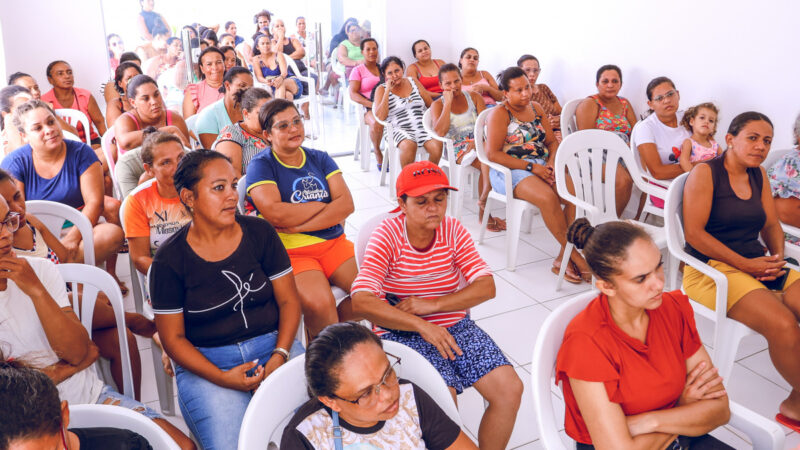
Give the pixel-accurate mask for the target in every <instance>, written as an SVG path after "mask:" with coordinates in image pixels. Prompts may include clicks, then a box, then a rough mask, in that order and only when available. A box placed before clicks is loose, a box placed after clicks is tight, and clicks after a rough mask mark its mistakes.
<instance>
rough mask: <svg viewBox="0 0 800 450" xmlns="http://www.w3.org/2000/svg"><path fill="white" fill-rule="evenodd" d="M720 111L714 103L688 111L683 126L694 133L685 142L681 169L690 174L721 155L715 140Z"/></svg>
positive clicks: (684, 115) (682, 121)
mask: <svg viewBox="0 0 800 450" xmlns="http://www.w3.org/2000/svg"><path fill="white" fill-rule="evenodd" d="M718 114H719V110H718V109H717V107H716V106H714V104H713V103H701V104H699V105H697V106H692V107H691V108H689V109H687V110H686V112H685V113H684V114H683V119H681V125H683V126H684V127H686V129H687V130H689V131H690V132H691V133H692V136H691V137H690V138H689V139H686V140H684V141H683V144H682V145H681V152H680V156H679V162H680V164H681V168H682V169H683V170H684V171H685V172H688V171H690V170H692V167H694V165H695V164H697V163H699V162H702V161H705V160H707V159H711V158H713V157H715V156H717V155H719V154H720V153H721V152H720V148H719V144H717V141H715V140H714V137H713V136H714V133H716V131H717V115H718Z"/></svg>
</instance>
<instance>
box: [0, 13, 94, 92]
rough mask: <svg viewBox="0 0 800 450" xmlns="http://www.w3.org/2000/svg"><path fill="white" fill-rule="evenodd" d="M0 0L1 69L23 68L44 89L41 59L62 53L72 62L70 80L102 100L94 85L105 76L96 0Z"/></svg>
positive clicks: (47, 87) (46, 60)
mask: <svg viewBox="0 0 800 450" xmlns="http://www.w3.org/2000/svg"><path fill="white" fill-rule="evenodd" d="M0 1H2V6H0V8H1V9H0V29H1V32H2V42H3V46H4V55H3V54H2V53H3V52H0V57H3V61H4V64H5V71H6V72H7V74H9V75H10V74H12V73H14V72H17V71H21V72H27V73H29V74H31V75H33V77H34V78H36V80H37V81H38V82H39V87H40V88H41V89H42V92H46V91H48V90H50V89H51V87H52V86H50V84H49V83H48V82H47V77H46V75H45V69H46V68H47V64H49V63H50V62H51V61H54V60H57V59H63V60H65V61H67V62H69V63H70V64H71V65H72V69H73V71H74V72H75V85H76V86H78V87H81V88H83V89H88V90H89V92H91V93H92V95H94V96H95V99H97V101H98V102H100V103H101V105H102V101H103V99H102V97H101V96H100V93H99V88H100V84H101V83H103V82H105V81H107V80H108V54H107V53H106V47H105V37H104V34H103V16H102V14H101V12H100V1H99V0H70V1H68V2H54V1H48V0H0ZM34 12H35V14H34ZM2 66H3V63H0V67H2ZM5 81H6V80H5V79H4V80H3V82H2V83H0V85H4V84H5Z"/></svg>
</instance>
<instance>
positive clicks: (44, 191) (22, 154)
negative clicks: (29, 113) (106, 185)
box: [0, 139, 99, 209]
mask: <svg viewBox="0 0 800 450" xmlns="http://www.w3.org/2000/svg"><path fill="white" fill-rule="evenodd" d="M64 143H65V144H66V146H67V154H66V156H65V157H64V165H63V166H62V167H61V171H59V172H58V174H56V176H54V177H53V178H49V179H48V178H43V177H41V176H39V174H37V173H36V169H35V168H34V167H33V149H32V148H31V146H30V144H27V145H25V146H22V147H20V148H18V149H16V150H14V151H13V152H11V153H10V154H9V155H8V156H6V158H5V159H3V162H2V164H0V167H2V168H3V169H5V170H7V171H9V172H10V173H11V175H12V176H13V177H14V178H16V179H17V180H19V181H21V182H22V183H23V184H25V199H26V200H50V201H51V202H58V203H63V204H65V205H69V206H72V207H73V208H75V209H80V208H83V195H82V194H81V175H83V173H84V172H86V170H87V169H88V168H89V167H90V166H91V165H92V164H94V163H96V162H99V160H98V159H97V155H95V153H94V150H92V148H91V147H89V146H88V145H86V144H84V143H83V142H78V141H71V140H69V139H64Z"/></svg>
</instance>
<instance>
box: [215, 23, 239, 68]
mask: <svg viewBox="0 0 800 450" xmlns="http://www.w3.org/2000/svg"><path fill="white" fill-rule="evenodd" d="M234 26H235V25H234ZM219 46H220V50H222V47H231V48H233V47H236V37H235V36H234V35H232V34H230V33H222V34H220V35H219ZM235 51H236V50H234V52H235ZM223 53H224V52H223ZM226 70H227V69H226Z"/></svg>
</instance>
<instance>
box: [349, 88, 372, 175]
mask: <svg viewBox="0 0 800 450" xmlns="http://www.w3.org/2000/svg"><path fill="white" fill-rule="evenodd" d="M366 114H367V108H365V107H364V105H359V104H356V116H357V117H356V118H357V119H358V134H356V147H355V149H354V150H353V160H355V161H358V160H359V159H361V170H362V171H364V172H367V171H369V152H370V148H371V146H372V141H370V139H369V125H367V122H366V120H364V115H366Z"/></svg>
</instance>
